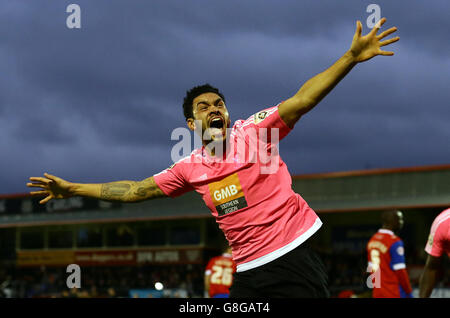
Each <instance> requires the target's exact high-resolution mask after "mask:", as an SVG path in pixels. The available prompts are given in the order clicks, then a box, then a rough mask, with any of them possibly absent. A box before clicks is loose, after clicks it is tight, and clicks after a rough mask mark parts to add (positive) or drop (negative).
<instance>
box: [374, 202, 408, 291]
mask: <svg viewBox="0 0 450 318" xmlns="http://www.w3.org/2000/svg"><path fill="white" fill-rule="evenodd" d="M381 218H382V221H383V225H382V227H381V229H379V230H378V232H377V233H375V234H374V235H373V236H372V238H371V239H370V240H369V243H368V244H367V257H368V261H369V270H370V272H371V273H372V275H371V276H370V277H371V279H372V286H373V291H372V297H373V298H410V297H412V288H411V284H410V282H409V276H408V272H407V271H406V262H405V249H404V247H403V241H402V240H401V239H400V237H398V236H396V235H395V234H394V232H396V231H399V230H400V229H401V228H402V227H403V213H402V212H400V211H396V210H390V211H385V212H383V214H382V215H381Z"/></svg>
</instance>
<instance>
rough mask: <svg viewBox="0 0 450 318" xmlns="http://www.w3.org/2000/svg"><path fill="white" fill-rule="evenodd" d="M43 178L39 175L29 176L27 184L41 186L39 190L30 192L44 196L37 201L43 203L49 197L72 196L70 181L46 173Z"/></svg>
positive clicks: (49, 198)
mask: <svg viewBox="0 0 450 318" xmlns="http://www.w3.org/2000/svg"><path fill="white" fill-rule="evenodd" d="M44 176H45V177H44V178H41V177H31V178H30V181H32V182H29V183H27V186H28V187H30V188H32V187H35V188H41V190H39V191H33V192H30V194H31V195H35V196H42V195H45V196H46V197H45V198H44V199H42V200H41V201H39V203H40V204H45V203H47V202H48V201H50V200H51V199H65V198H69V197H71V196H72V193H71V186H72V185H73V184H72V183H71V182H68V181H66V180H63V179H61V178H58V177H56V176H53V175H51V174H48V173H44Z"/></svg>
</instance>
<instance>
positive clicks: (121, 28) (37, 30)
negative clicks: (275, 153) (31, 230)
mask: <svg viewBox="0 0 450 318" xmlns="http://www.w3.org/2000/svg"><path fill="white" fill-rule="evenodd" d="M73 2H75V3H78V4H79V5H80V7H81V9H82V28H81V30H69V29H67V28H66V27H65V19H66V17H67V15H68V14H67V13H65V9H66V6H67V5H68V4H69V3H73ZM372 2H373V1H359V0H358V1H356V0H354V1H351V0H348V1H334V0H333V1H331V0H327V1H325V0H321V1H312V0H311V1H294V0H283V1H264V2H261V1H237V0H232V1H221V0H215V1H206V0H202V1H197V0H195V1H194V0H189V1H185V2H182V3H181V2H180V1H174V0H169V1H127V2H125V1H124V0H121V1H106V0H103V1H87V0H79V1H72V2H71V1H44V0H38V1H6V0H4V1H1V0H0V7H1V9H2V10H0V124H1V126H0V130H1V136H0V146H1V147H2V149H7V151H5V152H2V154H1V156H0V164H1V165H2V166H4V167H6V166H8V169H6V170H5V171H2V180H5V182H2V185H1V186H0V192H6V193H9V192H22V191H26V190H27V189H26V188H25V187H24V182H25V181H24V180H25V179H26V178H27V177H28V176H30V175H37V174H41V173H42V172H44V170H46V171H48V172H53V173H54V174H56V175H60V176H62V177H66V178H68V179H70V180H74V181H79V182H84V181H86V182H103V181H111V180H116V179H137V178H144V177H148V176H150V175H151V174H153V173H155V172H158V171H159V170H161V169H163V168H165V167H167V166H168V165H170V163H171V158H170V150H171V146H172V145H174V144H175V143H176V141H171V140H170V134H171V132H172V130H173V129H174V128H176V127H180V126H184V125H185V124H184V118H183V116H182V112H181V101H182V98H183V96H184V93H185V91H186V90H187V89H188V88H190V87H192V86H194V85H197V84H200V83H205V82H210V83H211V84H213V85H216V86H218V87H219V88H221V90H222V91H223V92H224V93H225V95H226V97H227V103H228V107H229V109H230V112H231V116H232V119H233V120H236V119H239V118H246V117H248V116H249V115H251V114H252V113H254V112H256V111H258V110H259V109H261V108H264V107H268V106H271V105H274V104H276V103H278V102H280V101H281V100H283V99H286V98H288V97H290V96H291V95H293V94H294V93H295V92H296V91H297V90H298V89H299V88H300V86H301V85H302V83H304V82H305V81H306V80H307V79H309V78H310V77H311V76H313V75H315V74H317V73H318V72H321V71H323V70H325V69H326V68H327V67H328V66H330V65H331V64H332V63H333V62H334V61H335V60H336V59H337V58H339V56H341V55H342V54H343V53H344V52H345V50H347V49H348V47H349V46H350V43H351V39H352V36H353V33H354V28H355V25H354V24H355V20H356V19H360V20H361V21H362V22H363V25H364V33H367V32H368V29H367V26H365V19H366V18H367V16H368V14H369V13H367V12H366V7H367V5H368V4H370V3H372ZM376 3H377V4H379V5H380V7H381V10H382V16H387V18H388V22H387V23H386V25H387V26H386V27H390V26H392V25H396V26H397V27H398V28H399V31H398V33H399V35H400V36H401V41H400V42H399V43H398V44H395V45H393V46H392V49H393V50H394V51H395V53H396V55H395V56H394V57H391V58H385V57H378V58H375V59H373V60H371V61H369V62H367V63H364V64H362V65H358V66H357V67H356V68H355V69H354V70H353V71H352V72H351V74H349V75H348V76H347V78H345V79H344V80H343V82H342V83H340V84H339V85H338V86H337V87H336V89H335V90H334V91H333V92H331V93H330V95H329V96H327V98H325V100H323V101H322V102H321V104H320V105H318V106H317V108H316V109H314V110H313V111H312V112H311V113H309V114H307V115H306V116H305V117H304V118H302V119H301V120H300V121H299V123H298V124H297V127H296V129H295V130H294V132H293V133H292V134H291V135H289V136H288V137H287V138H286V140H284V141H283V142H282V145H281V149H282V150H281V153H282V156H283V159H284V160H285V161H286V162H287V163H288V166H289V169H290V171H291V173H293V174H298V173H306V172H320V171H335V170H352V169H361V168H365V167H395V166H404V165H422V164H438V163H448V162H449V159H450V147H449V136H450V131H449V125H448V119H449V118H450V110H449V107H448V106H447V105H448V100H449V99H450V92H449V90H448V88H447V85H448V82H449V77H450V75H449V74H450V72H449V70H450V58H449V52H450V44H449V42H448V41H447V40H446V39H447V38H448V34H449V33H450V22H449V19H448V14H447V12H448V9H449V4H448V3H447V2H446V1H444V0H442V1H431V2H424V1H401V2H392V1H376ZM10 163H14V164H13V165H11V164H10Z"/></svg>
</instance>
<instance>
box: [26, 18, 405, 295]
mask: <svg viewBox="0 0 450 318" xmlns="http://www.w3.org/2000/svg"><path fill="white" fill-rule="evenodd" d="M385 22H386V19H385V18H383V19H381V20H380V21H378V23H377V24H376V25H375V27H374V28H373V29H372V30H371V31H370V32H369V33H368V34H367V35H364V36H362V24H361V22H360V21H357V22H356V31H355V33H354V36H353V40H352V43H351V46H350V49H349V50H347V51H346V52H345V54H343V55H342V57H340V58H339V59H338V60H337V61H336V62H335V63H334V64H333V65H331V66H330V67H329V68H328V69H326V70H325V71H323V72H321V73H319V74H317V75H316V76H314V77H312V78H311V79H309V80H308V81H306V82H305V83H304V84H303V85H302V86H301V87H300V89H299V90H298V91H297V93H296V94H295V95H293V96H292V97H290V98H288V99H286V100H285V101H283V102H281V103H280V104H278V105H276V106H273V107H270V108H267V109H265V110H262V111H260V112H258V113H256V114H254V115H253V116H251V117H250V118H248V119H247V120H238V121H236V122H235V123H234V125H233V126H232V128H231V131H230V134H229V136H228V133H227V132H226V131H227V129H228V128H230V126H231V121H230V116H229V113H228V110H227V107H226V105H225V97H224V96H223V95H222V93H220V91H219V90H218V89H217V88H215V87H212V86H211V85H209V84H205V85H201V86H196V87H194V88H192V89H191V90H190V91H188V92H187V95H186V98H185V99H184V102H183V112H184V115H185V117H186V124H187V126H188V128H189V129H190V130H191V131H200V132H204V131H209V132H211V134H209V135H210V137H211V138H207V139H209V140H207V139H205V138H203V136H202V145H203V146H202V148H201V149H195V150H194V151H193V152H192V153H191V154H190V155H189V156H187V157H186V158H184V159H181V160H179V161H177V162H175V163H174V164H173V165H172V166H171V167H170V168H168V169H166V170H164V171H162V172H160V173H158V174H155V175H153V176H152V177H149V178H146V179H144V180H142V181H117V182H110V183H104V184H82V183H71V182H68V181H66V180H63V179H61V178H59V177H56V176H53V175H50V174H48V173H45V174H44V177H31V178H30V181H31V183H27V186H28V187H37V188H41V190H39V191H33V192H30V193H31V194H32V195H37V196H45V198H44V199H42V200H41V201H40V203H41V204H45V203H47V202H48V201H50V200H52V199H63V198H67V197H70V196H75V195H76V196H86V197H91V198H97V199H101V200H108V201H121V202H137V201H142V200H149V199H155V198H160V197H165V196H170V197H176V196H179V195H181V194H183V193H186V192H189V191H193V190H195V191H197V192H198V193H200V194H201V195H202V197H203V200H204V202H205V204H206V205H207V206H208V208H209V209H210V211H211V213H212V215H213V216H215V217H216V221H217V223H218V224H219V227H220V228H221V229H222V230H223V232H224V233H225V236H226V238H227V240H228V242H229V245H230V246H231V248H232V250H233V259H234V261H235V262H236V264H237V271H236V277H238V279H236V282H237V283H233V286H232V290H231V295H232V297H242V296H244V295H245V296H259V297H270V296H271V295H274V294H276V295H277V296H278V297H282V295H285V297H311V295H315V296H316V297H328V296H329V292H328V289H327V283H326V274H325V269H324V266H322V265H323V264H321V263H320V258H319V257H318V256H313V255H314V254H313V251H312V250H311V249H310V248H309V247H308V244H304V243H307V242H306V241H307V240H308V239H309V238H310V237H311V236H312V235H313V234H314V233H315V232H316V231H317V230H318V229H319V228H320V227H321V225H322V222H321V220H320V218H319V217H318V216H317V214H316V213H315V212H314V210H313V209H311V208H310V207H309V206H308V204H307V203H306V201H305V200H304V199H303V198H302V197H301V196H300V195H299V194H297V193H295V192H294V191H293V189H292V187H291V183H292V180H291V176H290V174H289V171H288V169H287V166H286V164H285V163H284V162H283V161H282V160H281V157H279V155H278V153H277V152H272V153H273V154H274V156H275V157H276V158H263V159H264V160H261V158H260V157H259V156H258V159H259V160H258V159H257V162H256V163H252V162H242V161H241V160H240V158H239V157H242V156H239V153H238V151H237V150H236V147H237V146H239V145H242V144H245V143H242V141H246V140H247V139H248V137H249V132H250V130H252V129H253V131H256V134H257V135H258V138H259V139H261V138H260V137H261V131H264V130H266V131H269V128H270V130H271V129H272V128H274V129H277V130H278V134H277V136H278V137H279V138H276V139H277V140H276V142H278V139H279V140H281V139H282V138H284V137H285V136H286V135H287V134H288V133H290V132H291V130H292V128H293V127H294V125H295V124H296V123H297V121H298V120H299V119H300V117H301V116H302V115H304V114H305V113H307V112H309V111H310V110H311V109H313V108H314V107H315V106H316V105H317V104H318V103H319V102H320V101H321V100H322V99H323V98H324V97H325V96H326V95H327V94H328V93H329V92H330V91H331V90H332V89H333V88H334V87H335V86H336V85H337V84H338V83H339V82H340V81H341V80H342V79H343V78H344V77H345V76H346V75H347V74H348V73H349V72H350V71H351V70H352V68H353V67H355V65H356V64H358V63H361V62H364V61H368V60H370V59H371V58H373V57H375V56H378V55H381V56H392V55H394V52H389V51H383V50H381V47H383V46H386V45H389V44H391V43H394V42H396V41H398V40H399V37H394V38H391V39H388V40H383V39H384V38H385V37H387V36H388V35H390V34H392V33H394V32H395V31H397V28H395V27H392V28H390V29H388V30H386V31H384V32H382V33H380V34H377V33H378V31H379V29H380V28H381V26H382V25H383V24H384V23H385ZM200 124H201V129H200V127H199V125H200ZM245 138H247V139H245ZM211 139H212V140H213V141H214V144H215V145H218V144H220V142H223V143H224V144H227V145H228V143H232V144H233V147H222V148H221V149H227V151H226V152H225V154H223V155H224V156H228V155H229V156H230V157H231V159H232V163H230V162H229V161H228V162H227V160H225V161H222V162H221V161H217V160H216V159H217V157H216V156H215V153H214V148H211V147H208V145H209V144H210V143H211ZM239 139H241V140H239ZM258 142H259V141H258ZM271 142H272V141H270V140H267V146H268V148H264V147H263V148H264V149H266V150H267V151H269V150H272V149H273V148H270V147H272V146H274V145H273V144H272V143H271ZM258 148H259V147H258ZM253 150H255V149H253ZM228 151H229V152H228ZM196 158H200V159H202V160H200V161H195V160H193V161H192V160H190V159H196ZM203 159H205V160H203ZM211 159H214V160H211ZM267 159H269V160H267ZM272 159H275V160H272ZM262 161H265V162H266V163H272V162H274V163H275V168H276V169H272V168H270V169H268V171H264V169H261V168H263V167H264V164H265V163H264V162H262ZM266 172H267V173H266ZM294 259H295V262H294ZM274 260H277V262H273V263H272V261H274ZM308 260H309V261H308ZM311 260H315V261H314V262H312V261H311ZM279 262H283V263H284V265H285V267H278V268H272V269H273V270H274V271H275V272H277V274H273V275H272V276H270V277H266V276H265V275H266V273H268V272H272V271H262V270H260V269H261V266H262V265H267V266H272V267H273V266H275V265H274V263H277V264H279ZM285 268H290V269H291V271H286V270H284V269H285ZM280 269H283V270H282V271H281V272H278V271H280ZM300 272H301V274H299V275H297V274H298V273H300ZM272 273H273V272H272ZM307 276H309V277H308V278H307V279H314V280H316V281H318V283H317V284H315V285H314V286H311V289H312V290H308V291H305V289H304V288H303V287H302V286H305V282H304V281H302V282H299V281H298V280H299V279H300V280H301V277H303V279H305V277H307ZM253 279H256V280H258V281H261V282H264V283H265V284H267V283H270V284H271V285H268V286H266V287H267V288H259V287H252V288H251V289H248V288H247V289H246V287H245V286H251V285H252V282H251V281H249V280H253ZM277 279H283V281H284V282H289V284H290V285H289V286H285V285H283V284H281V286H280V284H279V281H277ZM296 279H297V280H296ZM277 286H279V287H278V289H280V290H276V289H277ZM308 286H309V284H308ZM267 293H269V294H267Z"/></svg>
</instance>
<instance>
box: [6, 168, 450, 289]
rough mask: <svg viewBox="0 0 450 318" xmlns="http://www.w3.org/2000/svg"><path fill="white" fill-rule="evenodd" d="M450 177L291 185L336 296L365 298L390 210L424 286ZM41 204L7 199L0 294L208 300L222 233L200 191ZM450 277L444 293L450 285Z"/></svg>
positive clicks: (422, 171)
mask: <svg viewBox="0 0 450 318" xmlns="http://www.w3.org/2000/svg"><path fill="white" fill-rule="evenodd" d="M449 180H450V165H441V166H427V167H414V168H402V169H377V170H364V171H352V172H336V173H323V174H310V175H300V176H295V177H293V184H292V186H293V189H294V190H295V191H296V192H297V193H299V194H301V195H302V196H303V198H304V199H305V200H306V201H307V202H308V204H309V205H310V206H311V207H312V208H313V209H314V210H315V211H316V212H317V213H318V214H319V216H320V218H321V219H322V221H323V223H324V225H323V227H322V229H321V230H319V232H318V233H317V235H315V237H314V240H313V243H314V246H315V248H316V249H317V251H318V252H319V253H320V254H321V255H322V257H323V260H324V262H325V264H326V266H327V269H328V273H329V280H330V290H331V293H332V295H333V296H337V295H338V294H339V293H340V292H342V291H343V290H352V291H354V292H356V293H364V292H367V287H366V286H365V281H366V279H365V277H366V267H367V261H366V255H365V246H366V244H367V241H368V240H369V238H370V237H371V236H372V235H373V233H374V232H376V231H377V230H378V228H379V227H380V225H381V224H380V222H381V221H380V213H381V211H383V210H385V209H392V208H395V209H399V210H401V211H403V213H404V219H405V226H404V228H403V230H402V231H401V233H400V236H401V237H402V239H403V241H404V243H405V250H406V259H407V268H408V271H409V274H410V278H411V282H412V285H413V286H415V287H417V284H418V278H419V275H420V273H421V271H422V268H423V265H424V263H425V253H424V251H423V249H424V247H425V243H426V240H427V236H428V233H429V229H430V226H431V223H432V221H433V219H434V218H435V217H436V216H437V215H438V214H439V213H440V212H441V211H442V210H444V209H445V208H448V207H449V206H450V182H449ZM39 200H40V199H39V198H33V197H31V196H30V195H28V194H15V195H0V295H1V294H2V293H3V294H4V295H7V296H8V295H9V296H15V297H52V296H53V297H114V296H116V297H202V296H203V271H204V267H205V266H206V263H207V262H208V260H209V258H211V257H213V256H215V255H217V254H219V253H220V248H221V246H222V244H223V242H224V237H223V234H222V232H221V231H220V229H219V228H218V227H217V225H216V223H215V220H214V218H213V217H212V216H211V214H210V212H209V210H208V209H207V207H206V206H205V205H204V203H203V201H202V200H201V197H200V196H199V195H197V194H196V193H194V192H192V193H188V194H186V195H183V196H181V197H179V198H176V199H171V198H165V199H158V200H154V201H146V202H141V203H131V204H122V203H111V202H105V201H98V200H93V199H88V198H81V197H73V198H70V199H65V200H52V201H50V202H49V203H48V204H46V205H40V204H39V203H38V202H39ZM69 264H77V265H79V266H80V268H81V288H80V289H69V288H68V287H67V278H68V276H69V275H70V272H69V273H67V271H66V269H67V266H68V265H69ZM447 268H448V266H447ZM447 274H448V273H447ZM449 279H450V275H447V278H446V280H445V279H444V280H443V282H442V283H441V284H442V285H443V286H441V287H447V288H449V287H450V286H449V282H450V281H449ZM156 282H159V283H161V284H157V285H156V286H157V287H158V288H157V289H155V283H156ZM2 289H3V291H2Z"/></svg>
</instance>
